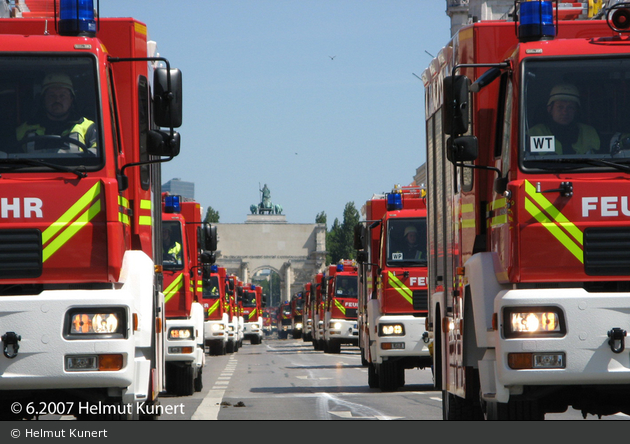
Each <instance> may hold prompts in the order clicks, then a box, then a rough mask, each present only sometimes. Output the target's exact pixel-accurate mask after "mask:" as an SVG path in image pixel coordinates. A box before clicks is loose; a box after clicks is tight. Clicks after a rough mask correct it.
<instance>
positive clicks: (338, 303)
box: [335, 299, 346, 316]
mask: <svg viewBox="0 0 630 444" xmlns="http://www.w3.org/2000/svg"><path fill="white" fill-rule="evenodd" d="M335 306H336V307H337V308H338V309H339V310H340V311H341V312H342V313H343V315H344V316H345V315H346V307H344V306H343V304H342V303H341V302H339V301H338V300H337V299H335Z"/></svg>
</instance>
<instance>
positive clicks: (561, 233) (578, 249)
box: [525, 180, 584, 263]
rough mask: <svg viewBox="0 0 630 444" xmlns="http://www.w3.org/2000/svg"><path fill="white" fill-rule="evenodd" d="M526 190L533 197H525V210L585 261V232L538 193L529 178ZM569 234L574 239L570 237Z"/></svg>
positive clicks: (577, 256) (526, 182) (581, 260)
mask: <svg viewBox="0 0 630 444" xmlns="http://www.w3.org/2000/svg"><path fill="white" fill-rule="evenodd" d="M525 192H526V193H527V195H528V196H529V197H530V198H531V199H532V200H530V199H528V198H527V197H526V198H525V210H527V212H528V213H529V214H530V215H532V216H533V217H534V219H536V220H537V221H538V222H540V224H541V225H542V226H543V227H545V228H546V229H547V230H548V231H549V232H550V233H551V234H552V235H553V237H555V238H556V239H557V240H558V241H559V242H560V243H561V244H562V245H563V246H564V247H565V248H566V249H567V250H569V251H570V252H571V254H573V255H574V256H575V257H576V258H577V260H579V261H580V262H581V263H584V250H583V249H582V245H583V241H584V233H582V231H581V230H580V229H579V228H578V227H577V226H576V225H575V224H574V223H573V222H571V221H570V220H569V219H567V217H566V216H565V215H564V214H562V213H561V212H560V210H558V209H557V208H556V207H555V206H554V205H553V204H552V203H551V202H550V201H549V200H548V199H547V198H546V197H545V196H543V195H542V194H541V193H537V192H536V187H534V185H533V184H532V183H531V182H529V181H528V180H526V181H525ZM541 209H542V210H541ZM543 211H545V212H546V213H547V214H548V215H549V216H547V214H545V213H543ZM567 233H568V234H567ZM569 234H570V235H571V236H572V237H573V239H571V237H569ZM574 239H575V240H574Z"/></svg>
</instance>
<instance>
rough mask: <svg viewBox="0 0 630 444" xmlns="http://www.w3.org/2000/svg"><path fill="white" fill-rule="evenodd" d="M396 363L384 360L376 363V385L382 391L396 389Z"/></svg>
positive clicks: (393, 390) (397, 374)
mask: <svg viewBox="0 0 630 444" xmlns="http://www.w3.org/2000/svg"><path fill="white" fill-rule="evenodd" d="M398 372H399V370H398V363H397V362H396V361H385V362H383V363H382V364H378V368H377V373H378V385H379V387H380V388H381V391H383V392H395V391H396V390H397V389H398V376H399V373H398Z"/></svg>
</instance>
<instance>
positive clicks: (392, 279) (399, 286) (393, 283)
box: [387, 271, 413, 304]
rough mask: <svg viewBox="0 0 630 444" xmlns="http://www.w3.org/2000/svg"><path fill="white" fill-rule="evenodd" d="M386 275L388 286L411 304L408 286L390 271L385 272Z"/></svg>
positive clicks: (410, 292)
mask: <svg viewBox="0 0 630 444" xmlns="http://www.w3.org/2000/svg"><path fill="white" fill-rule="evenodd" d="M387 277H388V281H389V285H390V287H392V288H393V289H394V290H396V291H397V292H398V293H400V295H401V296H402V297H403V298H405V299H406V300H407V302H409V303H410V304H413V292H412V291H411V289H410V288H409V287H407V286H406V285H405V284H403V283H402V282H401V281H400V279H398V278H397V277H396V275H395V274H394V273H392V272H391V271H388V272H387Z"/></svg>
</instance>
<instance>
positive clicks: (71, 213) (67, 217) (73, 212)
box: [42, 182, 101, 244]
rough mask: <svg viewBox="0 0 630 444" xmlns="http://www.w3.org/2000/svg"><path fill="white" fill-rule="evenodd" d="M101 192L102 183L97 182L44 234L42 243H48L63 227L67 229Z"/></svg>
mask: <svg viewBox="0 0 630 444" xmlns="http://www.w3.org/2000/svg"><path fill="white" fill-rule="evenodd" d="M100 192H101V183H100V182H97V183H95V184H94V186H93V187H92V188H90V189H89V190H88V191H87V193H85V194H84V195H83V196H81V198H80V199H79V200H77V201H76V203H75V204H74V205H72V206H71V207H70V208H68V210H67V211H66V212H65V213H63V215H62V216H61V217H60V218H59V219H57V221H56V222H54V223H52V224H51V225H50V226H49V227H48V228H47V229H46V230H45V231H44V232H43V233H42V243H44V244H45V243H46V242H48V241H49V240H50V239H51V238H52V237H54V236H55V234H57V232H59V230H61V229H62V228H63V227H65V226H66V225H67V224H68V223H69V222H70V221H71V220H72V219H74V218H75V217H77V214H79V213H80V212H81V211H83V210H84V209H85V207H86V206H87V205H88V204H89V203H90V202H92V201H93V200H94V198H95V197H96V196H98V194H99V193H100Z"/></svg>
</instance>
